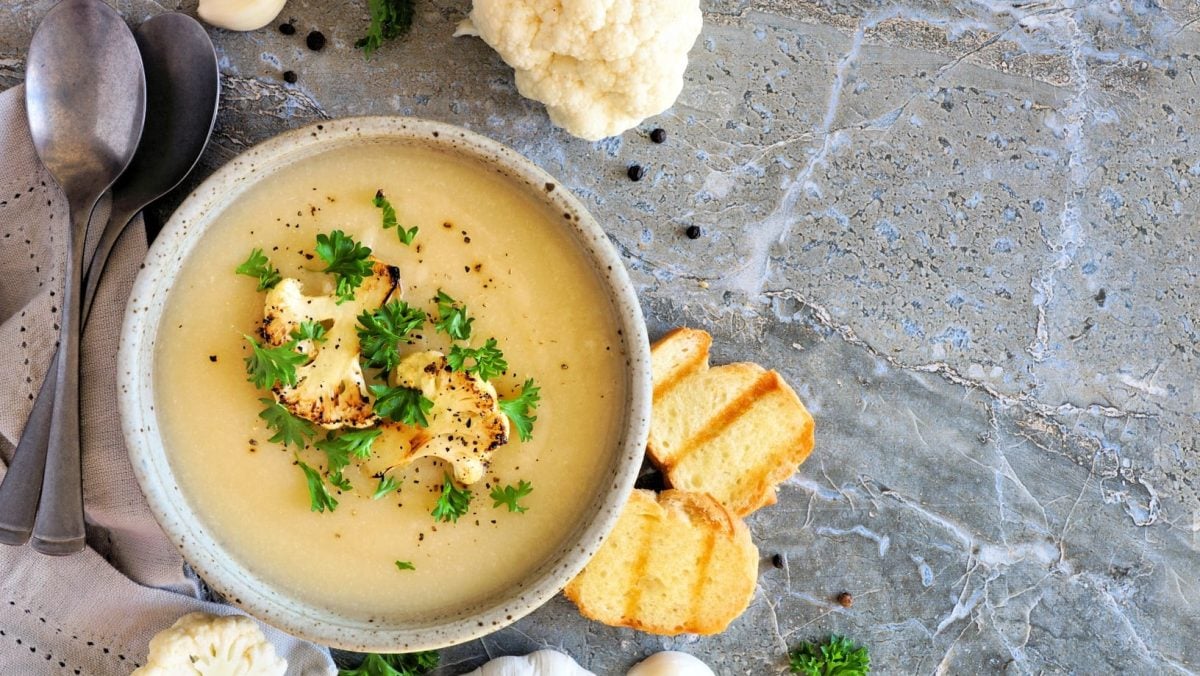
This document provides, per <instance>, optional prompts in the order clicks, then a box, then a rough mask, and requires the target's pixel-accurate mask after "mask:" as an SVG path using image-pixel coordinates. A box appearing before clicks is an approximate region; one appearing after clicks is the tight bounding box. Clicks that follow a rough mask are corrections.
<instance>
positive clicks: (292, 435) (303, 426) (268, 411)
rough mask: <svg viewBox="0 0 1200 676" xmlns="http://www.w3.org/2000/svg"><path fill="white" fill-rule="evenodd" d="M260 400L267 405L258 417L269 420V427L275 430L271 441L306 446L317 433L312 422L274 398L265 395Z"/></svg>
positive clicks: (285, 444) (298, 446)
mask: <svg viewBox="0 0 1200 676" xmlns="http://www.w3.org/2000/svg"><path fill="white" fill-rule="evenodd" d="M258 401H259V402H260V403H262V404H264V405H265V406H266V408H265V409H263V412H262V413H259V414H258V417H260V418H262V419H263V420H265V421H267V427H269V428H271V429H272V430H274V431H275V435H274V436H272V437H271V438H270V439H269V441H270V442H271V443H273V444H283V445H284V446H287V445H288V444H291V445H293V446H295V447H296V448H304V445H305V444H306V443H308V441H309V440H310V439H312V438H313V436H315V435H316V433H317V431H316V430H315V429H313V426H312V423H310V422H309V421H307V420H305V419H304V418H297V417H296V416H294V415H292V412H291V411H289V410H287V408H286V407H284V406H283V405H282V404H280V403H279V402H277V401H275V400H274V399H269V398H265V397H264V398H263V399H259V400H258Z"/></svg>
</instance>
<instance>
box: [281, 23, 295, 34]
mask: <svg viewBox="0 0 1200 676" xmlns="http://www.w3.org/2000/svg"><path fill="white" fill-rule="evenodd" d="M279 32H280V33H283V34H284V35H295V34H296V27H295V26H293V25H292V24H290V23H281V24H279Z"/></svg>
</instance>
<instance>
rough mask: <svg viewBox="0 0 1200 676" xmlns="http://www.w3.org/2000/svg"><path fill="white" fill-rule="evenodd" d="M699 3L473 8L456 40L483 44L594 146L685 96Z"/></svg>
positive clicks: (520, 1)
mask: <svg viewBox="0 0 1200 676" xmlns="http://www.w3.org/2000/svg"><path fill="white" fill-rule="evenodd" d="M702 25H703V17H702V15H701V13H700V3H699V0H474V6H473V7H472V9H471V14H470V17H469V18H468V19H467V20H466V21H464V22H463V23H462V24H461V25H460V26H459V29H458V31H457V32H456V33H455V35H478V36H479V37H481V38H483V40H484V42H486V43H488V45H490V46H491V47H492V49H494V50H496V52H497V53H499V54H500V57H501V58H502V59H504V62H505V63H507V64H508V65H510V66H512V68H513V70H514V71H515V72H516V82H517V89H518V90H519V91H520V92H521V95H522V96H525V97H528V98H531V99H536V100H538V101H541V102H542V103H544V104H546V110H547V112H549V114H550V120H551V121H552V122H554V124H557V125H558V126H560V127H562V128H563V129H566V130H567V131H568V132H570V133H571V134H574V135H575V136H578V137H580V138H584V139H587V140H589V141H596V140H599V139H602V138H605V137H607V136H614V135H616V134H620V133H621V132H623V131H625V130H626V129H630V128H632V127H635V126H637V124H638V123H640V122H641V121H642V120H644V119H645V118H647V117H650V116H651V115H657V114H659V113H661V112H663V111H664V110H666V109H667V108H670V107H671V104H673V103H674V102H675V99H676V98H677V97H678V96H679V92H680V91H681V90H682V89H683V73H684V70H686V69H687V61H688V50H690V49H691V48H692V44H693V43H695V42H696V37H697V36H699V35H700V29H701V27H702Z"/></svg>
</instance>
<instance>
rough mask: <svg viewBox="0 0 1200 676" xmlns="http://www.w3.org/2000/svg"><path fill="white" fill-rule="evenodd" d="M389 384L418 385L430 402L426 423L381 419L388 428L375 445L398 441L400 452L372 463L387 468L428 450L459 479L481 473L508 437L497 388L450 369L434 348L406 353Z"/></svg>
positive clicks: (474, 477) (472, 478)
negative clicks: (385, 438)
mask: <svg viewBox="0 0 1200 676" xmlns="http://www.w3.org/2000/svg"><path fill="white" fill-rule="evenodd" d="M392 384H393V385H394V386H403V387H411V388H414V389H418V390H420V391H421V394H422V395H424V396H425V398H427V399H429V400H430V401H432V402H433V407H432V408H431V409H430V410H429V411H428V412H427V413H426V414H425V418H426V419H427V420H428V421H429V426H428V427H419V426H415V425H404V424H401V423H385V424H384V427H386V428H388V431H389V432H390V434H389V435H388V437H387V442H386V443H384V444H379V446H381V447H382V446H392V447H393V448H395V447H396V446H397V445H398V446H399V451H400V455H399V456H398V457H397V456H395V455H391V454H389V455H387V456H385V457H383V458H382V462H383V463H384V464H385V465H386V466H387V467H386V469H382V468H378V467H376V468H374V469H376V470H381V471H387V469H391V467H392V466H396V465H406V464H409V463H411V462H413V461H414V460H416V459H417V458H424V457H429V456H432V457H437V458H441V459H442V460H444V461H446V462H447V463H449V464H450V465H451V466H452V467H453V472H454V480H455V481H457V482H458V483H460V484H473V483H475V482H477V481H479V480H480V479H482V478H483V473H484V471H486V470H487V466H488V464H489V463H490V462H491V458H492V452H493V451H495V450H496V449H497V448H499V447H501V446H503V445H504V444H506V443H508V418H507V417H506V416H505V415H504V414H503V413H501V412H500V407H499V400H498V399H497V396H496V388H495V387H492V385H491V383H488V382H485V381H483V380H481V379H479V378H478V377H477V376H474V375H472V374H470V373H466V372H464V371H452V370H450V365H449V364H448V363H447V362H446V357H445V355H443V354H442V353H441V352H437V351H433V350H431V351H427V352H417V353H415V354H411V355H409V356H407V357H405V358H404V359H403V360H402V361H401V362H400V365H399V366H397V367H396V369H395V370H394V371H393V372H392ZM368 469H372V468H370V467H369V468H368Z"/></svg>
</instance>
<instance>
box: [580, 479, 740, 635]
mask: <svg viewBox="0 0 1200 676" xmlns="http://www.w3.org/2000/svg"><path fill="white" fill-rule="evenodd" d="M757 581H758V548H757V547H755V546H754V543H753V542H752V541H751V540H750V531H749V530H748V529H747V528H746V525H745V524H744V523H742V520H741V519H739V518H737V517H735V516H733V515H732V514H730V513H729V511H728V510H726V509H725V508H724V507H722V506H721V505H720V503H718V502H717V501H716V500H714V499H713V498H711V497H709V496H708V495H704V494H702V493H689V492H687V491H676V490H669V491H664V492H663V493H660V494H658V495H657V497H656V496H655V493H654V492H653V491H645V490H635V491H634V492H633V494H632V495H631V496H630V498H629V502H628V503H626V505H625V509H624V511H623V512H622V513H621V518H620V519H619V520H618V521H617V525H616V527H615V528H614V529H613V532H612V534H611V535H609V537H608V540H607V541H606V542H605V543H604V546H603V547H601V548H600V551H599V552H597V553H596V556H595V557H594V558H592V560H591V562H590V563H588V565H587V567H586V568H584V570H583V572H582V573H580V574H579V576H578V577H576V578H575V579H574V580H572V581H571V583H570V584H568V585H567V588H566V590H565V593H566V595H567V598H569V599H571V600H572V601H574V602H575V605H576V606H578V607H579V612H580V613H582V614H583V615H584V616H585V617H589V618H591V619H593V620H597V621H599V622H603V623H604V624H608V625H611V626H615V627H630V628H633V629H639V630H641V631H645V632H649V633H652V634H664V635H668V636H673V635H675V634H683V633H693V634H716V633H719V632H721V631H724V629H725V627H727V626H729V623H730V622H732V621H733V619H734V618H736V617H737V616H738V615H740V614H741V613H742V611H743V610H745V609H746V606H748V605H749V604H750V599H751V598H752V597H753V596H754V587H755V583H756V582H757Z"/></svg>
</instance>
